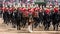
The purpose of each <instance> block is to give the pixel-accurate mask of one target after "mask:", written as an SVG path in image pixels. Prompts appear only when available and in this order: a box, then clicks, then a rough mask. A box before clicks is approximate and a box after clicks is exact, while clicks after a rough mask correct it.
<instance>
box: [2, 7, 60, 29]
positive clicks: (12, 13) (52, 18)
mask: <svg viewBox="0 0 60 34" xmlns="http://www.w3.org/2000/svg"><path fill="white" fill-rule="evenodd" d="M2 14H3V20H4V23H5V24H9V23H12V25H13V27H16V26H17V30H20V29H21V27H25V26H26V23H28V25H30V24H33V26H34V28H36V27H37V26H38V25H40V23H43V26H44V30H49V27H50V25H51V24H50V23H51V22H52V25H53V30H58V26H59V22H60V9H58V8H54V9H52V10H50V8H47V9H45V10H44V9H42V10H40V8H39V9H38V8H31V9H30V8H28V10H27V9H26V8H18V9H14V10H13V9H12V7H11V8H9V9H8V10H6V8H5V9H3V10H2Z"/></svg>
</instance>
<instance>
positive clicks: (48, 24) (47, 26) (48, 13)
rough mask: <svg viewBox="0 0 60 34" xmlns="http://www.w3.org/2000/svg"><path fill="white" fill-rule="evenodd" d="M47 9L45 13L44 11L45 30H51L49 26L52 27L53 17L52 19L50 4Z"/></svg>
mask: <svg viewBox="0 0 60 34" xmlns="http://www.w3.org/2000/svg"><path fill="white" fill-rule="evenodd" d="M46 7H47V8H46V10H45V13H44V17H43V19H44V23H43V24H44V30H49V27H50V22H51V19H50V8H49V6H46Z"/></svg>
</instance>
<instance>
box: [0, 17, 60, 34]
mask: <svg viewBox="0 0 60 34" xmlns="http://www.w3.org/2000/svg"><path fill="white" fill-rule="evenodd" d="M0 34H60V31H33V32H32V33H29V32H28V30H26V28H25V29H22V30H17V29H16V28H12V27H11V26H10V25H9V26H7V25H6V24H3V19H2V18H0Z"/></svg>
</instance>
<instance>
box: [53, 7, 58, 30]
mask: <svg viewBox="0 0 60 34" xmlns="http://www.w3.org/2000/svg"><path fill="white" fill-rule="evenodd" d="M58 11H59V9H58V6H55V7H54V14H53V21H52V23H53V30H58V24H59V16H58Z"/></svg>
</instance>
